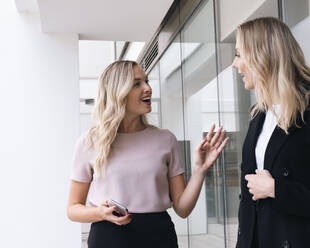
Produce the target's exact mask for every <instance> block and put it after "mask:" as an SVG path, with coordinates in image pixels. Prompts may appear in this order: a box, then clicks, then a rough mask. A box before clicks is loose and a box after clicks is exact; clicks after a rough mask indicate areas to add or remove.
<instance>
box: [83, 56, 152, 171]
mask: <svg viewBox="0 0 310 248" xmlns="http://www.w3.org/2000/svg"><path fill="white" fill-rule="evenodd" d="M135 66H139V65H138V64H137V63H136V62H135V61H128V60H124V61H116V62H114V63H112V64H110V65H109V66H108V67H107V68H106V69H105V70H104V72H103V73H102V74H101V76H100V77H99V80H98V94H97V98H96V100H95V107H94V112H93V119H94V121H95V123H96V124H95V126H93V127H92V128H91V129H90V130H89V132H88V146H89V148H90V147H94V148H95V150H96V152H97V153H98V155H97V158H96V161H95V164H94V174H95V176H96V177H100V176H101V174H102V170H103V172H104V175H105V172H106V166H107V162H108V157H109V154H110V150H111V145H112V143H113V141H114V140H115V137H116V134H117V131H118V128H119V126H120V124H121V122H122V120H123V119H124V117H125V113H126V103H127V100H126V99H127V95H128V93H129V92H130V90H131V89H132V87H133V85H134V72H133V69H134V67H135ZM141 121H142V123H143V124H144V125H145V126H149V124H148V122H147V119H146V116H145V115H141Z"/></svg>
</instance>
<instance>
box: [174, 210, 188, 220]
mask: <svg viewBox="0 0 310 248" xmlns="http://www.w3.org/2000/svg"><path fill="white" fill-rule="evenodd" d="M174 211H175V212H176V214H177V215H178V216H179V217H181V218H182V219H186V218H187V217H188V216H189V215H190V212H187V211H182V210H177V209H174Z"/></svg>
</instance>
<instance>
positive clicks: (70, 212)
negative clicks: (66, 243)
mask: <svg viewBox="0 0 310 248" xmlns="http://www.w3.org/2000/svg"><path fill="white" fill-rule="evenodd" d="M67 217H68V219H69V220H71V221H75V220H74V217H73V214H72V209H71V206H68V207H67Z"/></svg>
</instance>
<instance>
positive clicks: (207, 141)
mask: <svg viewBox="0 0 310 248" xmlns="http://www.w3.org/2000/svg"><path fill="white" fill-rule="evenodd" d="M214 129H215V125H214V124H213V125H212V127H211V129H210V131H209V132H208V135H207V136H206V137H205V138H204V139H203V140H202V142H201V143H200V145H199V146H198V147H197V149H196V156H195V166H196V168H197V169H199V170H200V171H202V172H204V173H205V172H207V170H208V169H209V168H210V167H211V166H212V164H213V163H214V162H215V160H216V159H217V158H218V156H219V155H220V153H221V151H222V150H223V149H224V147H225V146H226V144H227V142H228V139H229V138H226V139H225V140H224V141H222V140H223V139H224V137H225V134H226V131H223V132H222V129H223V128H222V127H220V128H219V129H218V130H217V132H216V133H215V134H214V135H213V131H214Z"/></svg>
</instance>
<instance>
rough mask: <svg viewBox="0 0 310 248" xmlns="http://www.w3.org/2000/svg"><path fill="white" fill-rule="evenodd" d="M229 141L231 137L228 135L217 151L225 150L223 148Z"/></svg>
mask: <svg viewBox="0 0 310 248" xmlns="http://www.w3.org/2000/svg"><path fill="white" fill-rule="evenodd" d="M228 141H229V138H228V137H227V138H226V139H224V141H223V142H222V144H221V145H220V147H218V148H217V151H218V152H221V151H223V149H224V147H225V146H226V145H227V143H228Z"/></svg>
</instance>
